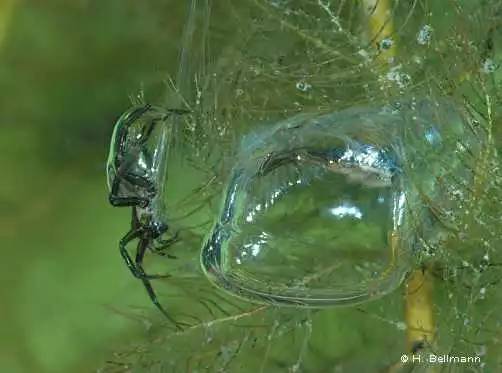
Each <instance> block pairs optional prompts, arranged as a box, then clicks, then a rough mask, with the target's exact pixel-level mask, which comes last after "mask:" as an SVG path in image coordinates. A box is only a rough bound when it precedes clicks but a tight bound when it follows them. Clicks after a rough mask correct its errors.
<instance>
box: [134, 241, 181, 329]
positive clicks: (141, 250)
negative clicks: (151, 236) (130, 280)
mask: <svg viewBox="0 0 502 373" xmlns="http://www.w3.org/2000/svg"><path fill="white" fill-rule="evenodd" d="M148 245H149V241H148V240H140V242H139V244H138V251H137V253H136V268H137V269H138V270H139V272H140V274H141V277H140V278H141V280H142V282H143V285H144V286H145V289H146V291H147V293H148V296H149V297H150V300H151V301H152V303H153V304H155V306H156V307H157V308H158V309H159V311H160V312H162V313H163V314H164V316H165V317H166V318H167V319H168V320H169V321H171V322H172V323H173V324H174V325H175V326H176V328H177V329H179V330H182V329H183V328H182V326H188V324H184V323H180V322H178V321H176V320H175V319H174V318H173V317H172V316H170V315H169V313H167V311H166V310H165V309H164V307H162V305H161V304H160V302H159V300H158V298H157V294H156V293H155V290H153V286H152V284H151V283H150V279H152V278H163V277H164V278H165V277H169V275H146V274H145V271H144V269H143V258H144V255H145V251H146V248H147V246H148Z"/></svg>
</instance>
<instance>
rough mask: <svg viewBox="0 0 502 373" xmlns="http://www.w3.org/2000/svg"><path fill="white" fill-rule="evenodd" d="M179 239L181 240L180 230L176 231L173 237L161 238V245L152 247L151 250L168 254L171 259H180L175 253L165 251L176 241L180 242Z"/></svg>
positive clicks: (159, 253)
mask: <svg viewBox="0 0 502 373" xmlns="http://www.w3.org/2000/svg"><path fill="white" fill-rule="evenodd" d="M179 240H180V238H179V234H178V232H176V233H175V234H174V236H173V237H171V238H169V239H167V240H159V241H158V242H159V243H160V246H158V247H150V250H151V251H152V252H154V253H155V254H157V255H162V256H166V257H168V258H169V259H178V258H177V257H176V256H175V255H171V254H169V253H167V252H165V250H166V249H168V248H169V247H170V246H172V245H173V244H174V243H176V242H178V241H179Z"/></svg>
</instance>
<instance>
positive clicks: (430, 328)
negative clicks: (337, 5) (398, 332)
mask: <svg viewBox="0 0 502 373" xmlns="http://www.w3.org/2000/svg"><path fill="white" fill-rule="evenodd" d="M364 6H365V8H366V12H367V14H368V29H369V30H368V31H369V33H370V39H371V40H372V41H374V42H376V43H379V42H380V43H381V41H382V40H383V39H385V38H389V37H391V36H392V33H393V32H394V25H393V22H392V8H391V0H364ZM380 52H381V54H380V55H379V56H378V60H377V62H383V61H385V60H388V59H389V58H392V57H394V56H395V54H396V43H395V42H392V43H391V45H390V47H389V48H388V49H380ZM394 235H395V234H394ZM394 235H393V236H392V237H391V249H392V251H393V252H392V254H393V257H395V256H396V255H397V254H396V252H395V250H399V249H401V248H399V247H397V249H396V245H397V242H396V241H397V237H395V236H394ZM432 287H433V284H432V278H431V275H430V274H429V272H428V271H427V269H424V270H422V269H420V270H415V271H414V272H412V273H411V275H410V276H409V277H408V279H407V281H406V292H405V321H406V326H407V329H406V330H407V333H406V340H407V353H413V352H418V350H420V348H421V347H422V346H425V345H430V344H432V343H433V341H434V335H435V333H434V331H435V325H434V317H433V308H432Z"/></svg>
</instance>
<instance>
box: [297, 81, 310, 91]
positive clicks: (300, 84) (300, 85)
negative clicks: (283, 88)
mask: <svg viewBox="0 0 502 373" xmlns="http://www.w3.org/2000/svg"><path fill="white" fill-rule="evenodd" d="M296 89H298V90H300V91H302V92H308V91H310V90H311V89H312V85H310V84H309V83H307V82H306V81H305V80H300V81H299V82H297V83H296Z"/></svg>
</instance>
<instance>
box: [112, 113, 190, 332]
mask: <svg viewBox="0 0 502 373" xmlns="http://www.w3.org/2000/svg"><path fill="white" fill-rule="evenodd" d="M185 113H187V112H186V111H185V110H178V109H164V108H161V107H156V106H151V105H148V104H143V105H138V106H133V107H132V108H130V109H129V110H127V111H126V112H125V113H124V114H123V115H122V116H121V117H120V118H119V120H118V121H117V123H116V124H115V128H114V131H113V135H112V140H111V145H110V154H109V158H108V162H107V181H108V189H109V192H110V193H109V201H110V203H111V204H112V205H113V206H116V207H132V219H131V229H130V230H129V232H127V234H126V235H125V236H124V237H123V238H122V239H121V240H120V244H119V249H120V253H121V255H122V257H123V258H124V261H125V262H126V264H127V267H128V268H129V269H130V271H131V273H132V274H133V275H134V276H135V277H136V278H138V279H140V280H141V281H142V282H143V285H144V286H145V289H146V291H147V292H148V295H149V297H150V299H151V300H152V302H153V303H154V304H155V306H157V308H158V309H159V310H160V311H161V312H162V313H163V314H164V315H165V316H166V317H167V318H168V319H169V320H170V321H172V322H173V323H174V324H175V325H176V327H177V328H181V326H182V325H183V324H182V323H179V322H177V321H176V320H174V319H173V318H172V317H171V316H170V315H169V314H168V313H167V311H166V310H165V309H164V307H162V305H161V304H160V302H159V301H158V299H157V296H156V294H155V291H154V289H153V287H152V285H151V283H150V280H151V279H157V278H166V277H169V275H156V274H155V275H151V274H147V273H145V270H144V269H143V258H144V256H145V252H146V250H147V249H148V250H150V251H152V252H154V253H156V254H159V255H163V256H167V257H169V258H175V257H174V256H172V255H170V254H169V253H167V252H166V249H167V248H168V247H169V246H171V245H172V244H173V243H174V242H175V241H177V239H178V237H177V234H174V235H172V236H171V237H170V238H168V239H163V235H164V234H166V233H167V232H168V230H169V226H168V224H167V217H166V216H165V209H164V208H163V203H164V202H163V198H164V182H165V179H166V174H167V150H168V149H167V148H168V143H169V133H170V130H171V128H170V126H169V123H168V121H169V120H170V119H172V116H173V115H182V114H185ZM135 239H137V240H138V244H137V246H136V255H135V258H134V260H133V259H132V257H131V256H130V254H129V252H128V251H127V245H128V244H129V242H131V241H133V240H135Z"/></svg>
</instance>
